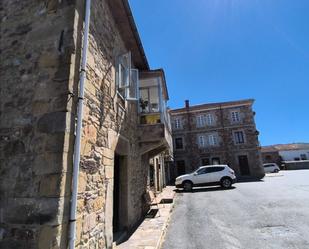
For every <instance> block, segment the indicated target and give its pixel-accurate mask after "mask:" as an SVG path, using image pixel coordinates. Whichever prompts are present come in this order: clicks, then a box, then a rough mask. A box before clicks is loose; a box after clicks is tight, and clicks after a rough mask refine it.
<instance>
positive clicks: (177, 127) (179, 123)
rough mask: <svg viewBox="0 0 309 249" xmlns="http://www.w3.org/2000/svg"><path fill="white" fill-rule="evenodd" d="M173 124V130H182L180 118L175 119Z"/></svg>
mask: <svg viewBox="0 0 309 249" xmlns="http://www.w3.org/2000/svg"><path fill="white" fill-rule="evenodd" d="M174 122H175V126H174V127H175V129H181V128H182V125H181V118H175V119H174Z"/></svg>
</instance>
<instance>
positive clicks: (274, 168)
mask: <svg viewBox="0 0 309 249" xmlns="http://www.w3.org/2000/svg"><path fill="white" fill-rule="evenodd" d="M263 166H264V171H265V173H278V172H279V171H280V168H279V166H278V165H277V164H276V163H264V164H263Z"/></svg>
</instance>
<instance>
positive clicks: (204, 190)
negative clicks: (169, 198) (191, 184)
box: [174, 186, 236, 194]
mask: <svg viewBox="0 0 309 249" xmlns="http://www.w3.org/2000/svg"><path fill="white" fill-rule="evenodd" d="M235 188H236V187H234V186H232V187H230V188H222V187H220V186H215V187H198V188H193V189H192V190H191V191H184V190H183V189H175V190H174V191H175V192H176V193H185V194H187V193H188V194H190V193H199V192H214V191H229V190H233V189H235Z"/></svg>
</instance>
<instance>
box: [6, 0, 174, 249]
mask: <svg viewBox="0 0 309 249" xmlns="http://www.w3.org/2000/svg"><path fill="white" fill-rule="evenodd" d="M85 2H90V1H89V0H86V1H82V0H45V1H37V0H36V1H34V0H24V1H19V0H3V1H1V8H0V12H1V34H0V37H1V38H0V39H1V42H0V52H1V68H0V70H1V93H0V94H1V98H0V99H1V102H0V115H1V117H0V248H15V249H17V248H27V249H32V248H40V249H48V248H55V249H56V248H63V249H64V248H68V240H69V230H70V224H72V222H74V223H76V229H75V231H76V240H75V242H74V243H75V248H112V245H113V241H115V240H116V239H117V238H118V237H119V236H120V237H121V236H122V235H123V234H124V235H126V234H128V233H130V231H132V229H133V228H134V227H135V226H136V225H137V224H138V223H139V222H140V220H141V219H142V218H143V216H144V215H145V213H146V212H147V211H148V210H149V200H148V199H149V198H147V195H148V194H149V191H154V192H156V191H160V190H161V189H162V188H163V187H164V185H165V183H166V179H168V176H169V172H170V170H169V167H170V163H169V161H170V160H171V158H172V137H171V127H170V121H169V113H168V110H167V101H168V90H167V85H166V81H165V76H164V71H163V70H162V69H158V70H151V69H150V68H149V65H148V62H147V58H146V56H145V53H144V50H143V47H142V44H141V40H140V38H139V34H138V32H137V28H136V25H135V23H134V20H133V17H132V13H131V10H130V7H129V4H128V1H127V0H92V1H91V9H90V26H89V36H87V37H89V38H88V42H89V47H88V56H87V64H86V68H85V69H83V68H82V69H81V64H82V63H81V61H82V49H83V47H84V46H85V47H87V46H86V45H85V44H86V43H83V38H84V37H83V36H84V30H86V29H87V28H86V25H85V23H86V22H85V21H84V19H85V16H86V17H87V15H85V11H86V7H85V6H86V5H85ZM83 44H84V45H83ZM84 73H85V75H86V80H85V92H84V98H83V103H84V105H83V107H84V111H83V119H82V133H81V143H80V144H81V146H80V148H81V153H80V156H81V161H80V170H79V174H78V191H77V192H78V195H77V204H76V213H77V216H76V219H74V220H72V219H70V216H69V213H70V208H71V206H72V205H71V202H70V200H71V195H72V191H71V190H72V188H73V187H72V178H73V177H72V171H73V153H74V142H75V137H76V129H75V128H76V123H77V122H76V119H77V103H78V102H79V101H81V99H82V98H81V97H80V98H79V97H78V96H79V93H80V92H81V91H80V90H81V89H79V82H80V77H81V76H80V75H82V74H84ZM80 103H82V102H80ZM70 231H71V230H70ZM73 245H74V244H73Z"/></svg>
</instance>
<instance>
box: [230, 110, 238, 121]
mask: <svg viewBox="0 0 309 249" xmlns="http://www.w3.org/2000/svg"><path fill="white" fill-rule="evenodd" d="M231 116H232V122H235V123H237V122H239V121H240V117H239V112H238V111H233V112H231Z"/></svg>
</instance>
